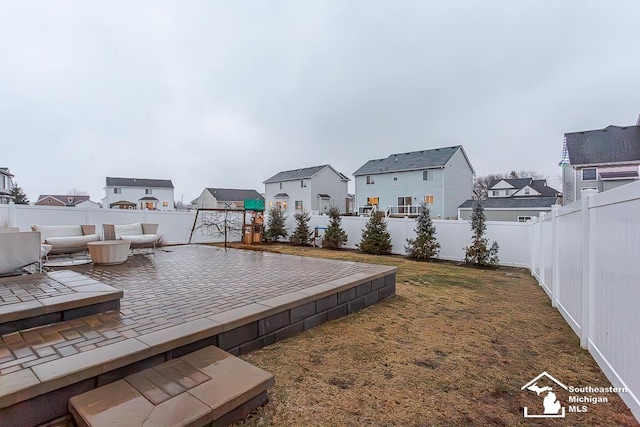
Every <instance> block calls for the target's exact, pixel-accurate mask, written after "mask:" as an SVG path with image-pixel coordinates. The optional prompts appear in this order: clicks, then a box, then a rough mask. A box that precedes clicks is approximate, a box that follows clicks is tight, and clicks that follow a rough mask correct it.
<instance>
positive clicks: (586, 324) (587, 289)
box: [580, 190, 598, 349]
mask: <svg viewBox="0 0 640 427" xmlns="http://www.w3.org/2000/svg"><path fill="white" fill-rule="evenodd" d="M597 192H598V190H582V195H581V197H582V212H581V217H582V254H581V255H582V307H581V308H582V322H581V323H582V324H581V325H580V346H581V347H582V348H585V349H586V348H588V347H589V337H590V335H591V332H592V331H591V327H590V324H591V314H592V313H591V311H590V310H589V308H590V305H591V294H592V289H593V283H594V277H593V268H592V265H591V257H592V253H593V247H592V246H593V243H594V242H592V241H591V240H592V239H591V229H590V224H589V223H590V220H589V201H590V199H591V197H592V196H593V195H594V194H596V193H597Z"/></svg>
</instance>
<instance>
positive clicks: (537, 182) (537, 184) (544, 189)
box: [529, 179, 560, 197]
mask: <svg viewBox="0 0 640 427" xmlns="http://www.w3.org/2000/svg"><path fill="white" fill-rule="evenodd" d="M529 187H531V188H533V189H534V190H536V191H537V192H538V193H540V195H541V196H542V197H556V196H557V195H558V193H560V191H558V190H556V189H555V188H553V187H549V186H548V185H547V180H546V179H534V180H533V182H532V183H531V184H529ZM538 197H540V196H538Z"/></svg>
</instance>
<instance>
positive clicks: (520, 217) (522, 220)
mask: <svg viewBox="0 0 640 427" xmlns="http://www.w3.org/2000/svg"><path fill="white" fill-rule="evenodd" d="M530 220H531V217H530V216H519V217H518V222H527V221H530Z"/></svg>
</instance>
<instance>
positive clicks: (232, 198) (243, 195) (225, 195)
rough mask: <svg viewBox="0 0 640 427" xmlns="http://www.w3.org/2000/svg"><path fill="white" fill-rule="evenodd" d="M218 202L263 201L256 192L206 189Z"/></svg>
mask: <svg viewBox="0 0 640 427" xmlns="http://www.w3.org/2000/svg"><path fill="white" fill-rule="evenodd" d="M207 191H208V192H209V193H211V195H212V196H213V197H215V198H216V200H218V201H219V202H239V201H242V200H246V199H252V200H256V199H259V200H264V197H262V196H261V195H260V193H258V192H257V191H256V190H239V189H236V188H207Z"/></svg>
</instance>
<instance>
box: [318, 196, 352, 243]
mask: <svg viewBox="0 0 640 427" xmlns="http://www.w3.org/2000/svg"><path fill="white" fill-rule="evenodd" d="M341 223H342V219H341V218H340V209H339V208H338V207H337V206H331V208H329V226H328V227H327V230H326V231H325V233H324V238H323V239H322V247H323V248H328V249H340V246H342V245H344V244H345V243H347V238H348V236H347V233H345V231H344V230H343V229H342V227H341V225H340V224H341Z"/></svg>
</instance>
